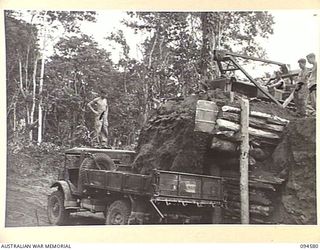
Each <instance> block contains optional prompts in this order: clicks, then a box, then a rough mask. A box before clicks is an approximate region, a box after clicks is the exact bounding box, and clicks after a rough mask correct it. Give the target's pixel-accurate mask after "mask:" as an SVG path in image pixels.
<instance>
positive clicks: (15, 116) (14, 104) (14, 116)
mask: <svg viewBox="0 0 320 250" xmlns="http://www.w3.org/2000/svg"><path fill="white" fill-rule="evenodd" d="M16 128H17V103H16V102H14V103H13V132H16Z"/></svg>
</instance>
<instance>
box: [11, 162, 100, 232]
mask: <svg viewBox="0 0 320 250" xmlns="http://www.w3.org/2000/svg"><path fill="white" fill-rule="evenodd" d="M17 161H21V159H12V160H11V161H10V159H9V162H10V163H11V165H10V166H9V167H8V172H7V189H6V190H7V194H6V221H5V226H6V227H33V226H50V224H49V221H48V218H47V212H46V206H47V197H48V195H49V194H50V193H51V192H52V190H51V189H50V184H52V182H53V181H54V180H56V179H57V174H58V173H57V171H56V170H55V171H52V173H45V171H42V170H43V169H45V166H46V164H45V163H44V164H42V165H41V167H42V168H41V169H34V167H32V166H35V165H30V164H29V162H27V161H26V160H24V161H23V162H24V164H23V165H21V164H16V163H17ZM26 168H28V170H29V171H25V169H26ZM47 172H48V171H47ZM101 224H104V217H103V214H96V215H92V214H90V213H83V212H82V213H75V214H72V215H71V216H70V219H69V220H68V222H67V225H101Z"/></svg>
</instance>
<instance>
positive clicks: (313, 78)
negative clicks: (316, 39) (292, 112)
mask: <svg viewBox="0 0 320 250" xmlns="http://www.w3.org/2000/svg"><path fill="white" fill-rule="evenodd" d="M307 60H308V63H310V64H311V65H312V69H311V74H310V77H309V83H308V87H309V89H310V95H309V96H310V101H311V106H312V107H313V108H314V109H316V106H317V105H316V103H317V96H316V92H317V91H316V86H317V61H316V55H315V54H314V53H311V54H309V55H307Z"/></svg>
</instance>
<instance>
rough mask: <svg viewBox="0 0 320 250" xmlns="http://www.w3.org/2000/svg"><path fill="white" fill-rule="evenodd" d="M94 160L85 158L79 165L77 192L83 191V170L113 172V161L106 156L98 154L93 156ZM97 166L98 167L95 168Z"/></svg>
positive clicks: (84, 176) (84, 179) (114, 167)
mask: <svg viewBox="0 0 320 250" xmlns="http://www.w3.org/2000/svg"><path fill="white" fill-rule="evenodd" d="M93 157H94V159H92V158H85V159H84V160H83V162H82V163H81V166H80V169H79V181H78V190H79V192H82V191H83V184H84V182H85V181H86V175H85V170H86V169H99V168H100V169H101V170H115V169H116V166H115V164H114V162H113V160H112V159H111V158H110V157H109V156H108V155H106V154H103V153H98V154H94V156H93ZM97 165H98V166H97Z"/></svg>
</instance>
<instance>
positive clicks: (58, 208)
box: [47, 190, 69, 225]
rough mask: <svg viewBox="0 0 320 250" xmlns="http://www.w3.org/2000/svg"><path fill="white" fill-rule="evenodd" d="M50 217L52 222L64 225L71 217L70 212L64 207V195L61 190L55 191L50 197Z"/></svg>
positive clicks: (48, 210)
mask: <svg viewBox="0 0 320 250" xmlns="http://www.w3.org/2000/svg"><path fill="white" fill-rule="evenodd" d="M47 214H48V219H49V222H50V223H51V224H54V225H63V224H65V222H66V220H67V218H68V217H69V212H68V211H66V210H65V208H64V197H63V193H62V191H60V190H57V191H54V192H53V193H52V194H50V196H49V198H48V208H47Z"/></svg>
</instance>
